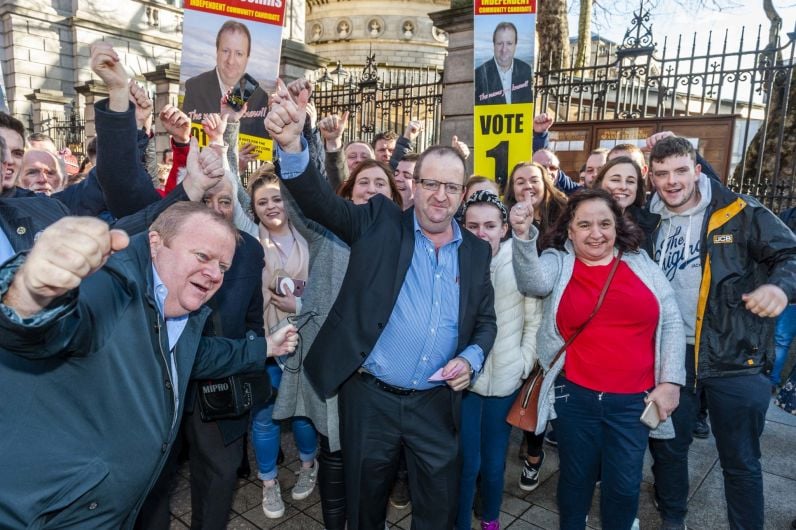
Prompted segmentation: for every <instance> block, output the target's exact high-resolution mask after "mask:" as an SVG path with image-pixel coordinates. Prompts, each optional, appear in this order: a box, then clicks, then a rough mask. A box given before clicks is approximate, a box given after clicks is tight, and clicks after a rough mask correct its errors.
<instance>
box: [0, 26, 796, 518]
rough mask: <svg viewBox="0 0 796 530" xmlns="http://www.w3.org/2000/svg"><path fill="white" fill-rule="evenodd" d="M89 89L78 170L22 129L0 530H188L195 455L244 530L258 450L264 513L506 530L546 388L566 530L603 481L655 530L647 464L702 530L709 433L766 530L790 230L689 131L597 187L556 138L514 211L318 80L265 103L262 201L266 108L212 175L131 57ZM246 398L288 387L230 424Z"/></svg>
mask: <svg viewBox="0 0 796 530" xmlns="http://www.w3.org/2000/svg"><path fill="white" fill-rule="evenodd" d="M229 31H231V32H233V33H234V32H235V31H237V30H235V29H234V28H233V29H230V30H229ZM515 37H516V31H515ZM91 69H92V70H93V72H94V74H95V75H96V76H97V77H99V78H100V79H101V80H102V81H103V82H104V83H105V84H106V86H107V87H108V97H107V98H106V99H103V100H101V101H99V102H97V103H96V104H95V108H94V112H95V116H96V129H97V136H96V138H95V140H93V141H92V145H90V146H89V147H88V152H89V153H91V156H92V157H93V158H92V160H91V162H90V164H89V165H88V166H87V167H85V168H82V169H81V170H80V171H74V170H69V169H68V168H67V166H68V165H70V166H71V165H74V164H70V160H69V159H68V157H67V155H68V154H67V153H65V152H63V151H58V149H57V146H56V145H55V144H54V142H53V141H52V140H51V139H49V138H47V137H46V136H45V135H42V134H40V133H39V134H31V135H28V134H27V133H26V131H25V129H24V127H23V125H22V124H21V123H20V122H19V121H18V120H16V119H15V118H13V117H12V116H10V115H7V114H0V161H1V162H2V167H3V175H2V196H1V197H0V211H1V212H2V215H0V226H2V231H0V263H2V265H1V266H0V330H1V332H0V377H2V380H3V382H4V388H6V389H7V391H6V393H5V394H4V395H5V396H6V398H5V399H4V400H3V403H2V405H0V422H2V424H3V425H4V426H5V427H6V429H5V434H4V437H3V442H2V446H3V448H4V451H3V452H2V457H0V462H2V464H0V469H2V472H1V473H0V489H2V491H4V492H5V494H4V495H2V496H0V527H3V528H28V527H35V528H55V527H68V528H116V527H122V528H141V529H158V528H163V529H166V528H169V525H170V516H169V492H170V490H171V489H172V485H173V482H174V480H175V478H176V470H177V468H178V465H179V462H180V458H181V457H184V456H185V455H187V457H188V459H189V466H190V482H191V505H192V510H191V526H192V528H205V529H220V528H225V527H226V524H227V521H228V517H229V511H230V508H231V505H232V500H233V493H234V489H235V484H236V481H237V478H238V477H239V476H245V475H247V474H248V473H250V470H249V469H248V465H249V464H248V458H247V449H246V446H247V444H248V443H251V444H252V447H253V449H254V454H255V457H256V468H257V469H256V474H257V477H258V479H259V480H261V481H262V487H263V500H262V509H263V513H264V515H265V517H267V518H272V519H279V518H282V517H284V516H285V513H286V509H285V501H284V498H283V493H282V488H283V487H284V488H290V495H291V497H292V498H293V499H295V500H301V499H304V498H306V497H308V496H309V495H311V494H312V492H313V491H314V489H315V488H316V487H317V488H318V489H319V492H320V498H321V508H322V516H323V521H324V525H325V527H326V528H327V529H329V530H342V529H345V528H348V529H351V530H358V529H361V530H374V529H379V530H380V529H381V528H384V527H385V520H386V513H387V506H388V504H390V503H392V504H393V505H395V506H396V507H400V508H403V507H406V506H407V505H408V504H409V503H410V502H411V505H412V528H416V529H418V530H439V529H450V528H456V529H469V528H471V527H472V524H473V516H474V514H475V517H476V519H477V520H480V523H476V524H480V527H481V528H482V529H488V530H495V529H498V528H500V523H499V510H500V506H501V502H502V496H503V490H504V478H505V476H506V473H505V468H506V459H507V458H508V456H507V453H508V447H509V439H510V435H511V430H512V427H511V425H510V424H509V423H507V421H506V417H507V415H508V413H509V410H510V409H511V408H512V406H513V405H514V403H515V401H516V400H517V396H518V394H519V392H520V388H521V386H522V385H523V382H524V380H525V379H526V378H528V377H529V374H531V372H532V371H533V369H534V367H535V366H536V365H537V364H538V365H540V366H541V367H542V369H543V371H544V379H543V382H542V385H541V393H540V400H539V406H538V410H537V413H538V421H537V423H536V425H537V426H536V429H535V431H533V432H524V433H523V449H522V452H521V458H522V462H523V465H522V471H521V473H520V474H519V475H518V476H516V477H512V480H516V481H517V484H518V487H519V488H521V489H522V490H524V491H533V490H534V489H536V488H537V487H538V486H539V484H540V473H541V469H542V467H543V466H544V463H545V458H546V454H545V440H548V441H550V442H552V443H554V444H555V445H556V446H557V452H558V456H559V461H560V473H559V478H558V486H557V500H558V507H559V515H560V527H561V528H563V529H567V530H569V529H583V528H585V526H586V524H587V519H588V514H589V510H590V507H591V502H592V497H593V495H594V491H595V487H597V485H598V484H599V488H600V509H601V521H602V526H603V528H609V529H617V530H622V529H625V530H629V529H631V528H633V527H634V525H635V524H637V511H638V505H639V495H640V486H641V481H642V478H641V477H642V471H643V462H644V455H645V452H646V451H649V452H650V453H651V455H652V459H653V467H652V474H653V477H654V483H655V488H654V495H655V503H656V506H657V508H658V510H659V512H660V517H661V524H662V528H664V529H666V530H675V529H684V528H685V518H686V513H687V501H688V491H689V468H688V457H689V454H688V451H689V447H690V445H691V442H692V440H693V437H694V436H700V433H702V432H703V431H704V429H705V428H708V429H711V430H712V432H713V434H714V437H715V441H716V448H717V450H718V454H719V460H720V464H721V467H722V470H723V475H724V494H725V498H726V500H727V517H728V521H729V525H730V527H731V528H733V529H762V528H763V527H764V508H763V506H764V504H763V482H762V471H761V466H760V458H761V447H760V437H761V435H762V432H763V428H764V425H765V415H766V410H767V408H768V406H769V403H770V400H771V396H772V393H775V394H777V398H776V401H777V403H780V404H782V405H783V406H786V407H791V409H792V408H793V405H794V401H796V397H794V393H796V391H794V385H796V380H795V376H794V375H793V374H791V375H790V376H789V377H787V376H786V377H785V378H784V379H785V380H786V381H785V382H784V383H783V377H782V376H783V374H782V371H783V367H784V365H785V362H786V359H787V355H788V349H789V347H790V342H791V341H792V340H793V338H794V335H796V318H794V314H795V311H794V307H796V306H794V305H793V302H796V235H794V229H796V222H795V221H796V214H794V209H790V210H788V211H785V212H783V213H782V218H781V219H780V218H778V217H777V216H776V215H775V214H773V213H772V212H771V211H769V210H768V209H766V208H765V207H764V206H762V205H761V204H760V203H759V202H758V201H756V200H755V199H754V198H751V197H748V196H744V195H739V194H736V193H734V192H732V191H730V190H729V189H728V188H727V187H726V186H724V185H723V184H722V183H721V178H720V176H719V175H717V174H716V173H715V171H713V169H712V168H711V167H710V165H709V164H708V163H707V162H706V161H705V160H704V159H703V158H702V157H701V156H700V155H699V153H698V152H697V151H696V150H695V148H694V147H693V145H692V144H691V142H690V141H689V140H687V139H685V138H681V137H677V136H675V135H674V134H672V133H669V132H662V133H657V134H655V135H653V136H651V137H650V138H649V139H647V143H646V146H644V150H642V149H640V148H639V147H638V146H636V145H634V144H622V145H617V146H615V147H614V148H613V149H611V150H610V151H609V150H601V149H598V150H595V151H592V152H590V153H589V154H588V157H587V161H586V164H585V166H584V168H583V171H582V173H583V177H582V178H581V177H578V178H576V179H573V178H570V177H569V176H568V175H567V174H566V173H565V172H564V170H563V169H562V168H561V167H560V161H559V159H558V157H557V155H556V153H555V152H554V151H553V150H552V149H551V148H550V145H549V143H548V131H549V130H550V128H551V127H552V126H553V125H554V122H553V119H552V118H551V117H550V116H548V115H547V114H544V113H541V114H539V115H538V116H536V118H535V119H534V127H533V129H534V138H533V146H534V149H533V155H532V157H530V158H529V160H527V161H525V162H522V163H519V164H517V165H516V166H515V167H514V168H513V169H512V171H511V172H510V176H509V178H508V180H507V182H506V185H505V188H504V189H499V187H498V185H497V184H496V183H495V181H494V179H492V178H490V176H489V175H468V174H467V169H466V168H467V164H466V159H467V158H468V156H469V149H468V147H467V146H466V145H465V144H464V143H463V142H460V141H459V140H458V139H457V138H456V137H454V138H453V141H452V142H451V144H450V145H437V146H432V147H429V148H428V149H426V150H424V151H422V152H415V140H416V139H417V137H418V135H419V134H421V132H422V125H421V124H420V123H419V122H410V123H409V125H408V126H407V128H406V130H405V131H403V133H402V134H401V135H400V136H399V135H398V134H397V133H395V132H392V131H386V132H383V133H380V134H378V135H376V136H375V138H374V140H373V141H372V142H366V141H364V140H354V141H351V142H349V143H347V144H344V143H343V138H344V137H345V132H346V125H347V123H348V119H347V118H348V116H347V115H346V114H343V115H342V116H338V115H330V116H323V117H320V119H316V116H315V111H314V110H313V108H312V85H311V84H310V83H309V82H307V81H305V80H301V79H300V80H296V81H294V82H292V83H290V84H289V85H285V84H284V83H282V82H281V81H280V82H278V84H277V89H276V92H275V93H274V94H271V95H270V96H269V97H268V100H269V110H268V113H267V115H266V117H265V120H264V122H263V126H264V128H265V130H266V131H267V132H268V134H269V136H270V137H271V139H272V140H273V141H274V144H275V163H273V164H272V163H263V164H262V165H261V167H260V168H259V169H258V170H257V171H256V172H255V173H254V174H252V175H248V176H247V179H245V180H247V186H244V185H243V181H244V179H243V178H242V177H243V175H242V168H243V167H245V166H246V164H245V162H246V161H247V160H248V159H249V157H250V152H249V151H248V150H247V151H245V152H244V153H241V152H239V150H238V148H237V146H238V134H239V132H240V120H241V117H242V116H244V113H245V112H246V108H245V107H244V108H242V109H238V110H236V109H234V108H232V107H231V106H230V105H228V104H227V101H226V99H225V97H222V98H220V100H219V103H218V110H217V112H212V113H206V114H203V121H202V126H203V128H204V132H205V133H206V136H207V138H208V142H209V145H207V146H206V147H204V148H203V149H200V148H199V146H198V143H197V141H196V139H194V138H192V137H191V119H190V117H189V116H188V115H186V113H184V112H182V111H181V110H180V109H178V108H176V107H173V106H170V105H167V106H166V107H165V108H162V109H154V108H153V104H152V101H151V100H150V99H149V97H148V96H147V94H146V92H145V91H144V90H143V89H142V88H141V87H140V86H139V85H138V84H137V83H136V82H135V81H134V80H133V79H131V78H130V77H129V74H128V73H127V70H126V68H125V67H124V65H122V64H121V62H120V57H119V55H118V54H117V53H116V52H115V51H114V50H113V48H112V47H111V46H110V45H109V44H107V43H104V42H100V43H96V44H95V45H93V46H92V48H91ZM155 116H157V118H158V119H157V122H156V123H154V125H153V122H154V121H155V120H154V118H155ZM153 127H158V128H162V130H163V131H165V132H167V133H168V134H169V135H170V138H171V147H170V149H169V150H168V152H166V153H163V154H162V157H160V158H158V157H157V156H156V155H155V154H154V153H153V152H152V149H151V148H150V145H151V144H152V136H153V135H152V128H153ZM70 171H72V172H74V173H75V175H77V174H79V175H80V177H79V178H78V177H75V178H72V177H70V176H68V175H69V174H70ZM789 304H790V305H789ZM777 317H778V318H777ZM775 322H776V327H775ZM775 332H776V333H775ZM775 336H776V341H775V340H774V338H775ZM774 344H776V346H774ZM240 374H249V375H252V374H253V375H254V376H255V377H256V378H258V379H259V380H261V381H264V382H267V383H268V391H266V392H265V393H264V395H258V396H257V398H256V399H254V398H252V395H251V394H249V397H250V399H249V400H248V401H247V404H246V405H245V406H244V407H243V409H244V410H238V411H237V413H235V414H228V415H221V416H213V415H212V414H210V413H209V412H208V408H207V400H206V399H205V398H206V394H207V393H212V392H215V391H217V390H218V389H219V388H222V387H224V385H226V387H229V386H234V385H235V384H237V383H232V382H231V381H233V380H234V381H239V380H238V379H230V378H231V377H232V378H234V377H238V376H239V375H240ZM772 385H773V386H772ZM226 387H224V388H226ZM701 404H704V405H701ZM703 409H704V412H705V413H706V417H707V418H708V419H709V427H708V426H707V423H706V420H705V419H704V418H705V415H704V414H703V415H702V416H700V411H701V410H703ZM650 417H652V419H650ZM700 418H702V419H700ZM642 420H643V421H642ZM287 425H290V427H291V429H292V434H293V437H294V439H295V443H296V447H297V449H298V454H299V460H300V462H299V463H298V464H297V466H298V467H297V471H296V478H295V480H294V481H285V480H284V478H283V477H280V476H279V474H278V472H277V470H278V464H279V462H280V459H281V458H283V456H282V451H281V449H280V440H281V427H282V426H287ZM548 451H549V449H548Z"/></svg>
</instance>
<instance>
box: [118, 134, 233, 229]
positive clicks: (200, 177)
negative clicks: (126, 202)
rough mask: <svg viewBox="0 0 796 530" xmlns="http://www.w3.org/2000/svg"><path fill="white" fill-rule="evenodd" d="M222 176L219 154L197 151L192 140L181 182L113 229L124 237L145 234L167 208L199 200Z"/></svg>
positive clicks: (209, 150) (197, 148)
mask: <svg viewBox="0 0 796 530" xmlns="http://www.w3.org/2000/svg"><path fill="white" fill-rule="evenodd" d="M223 176H224V165H223V163H222V160H221V155H220V154H219V153H218V152H216V151H214V150H213V149H205V150H204V151H202V152H201V153H200V152H199V146H198V143H197V142H196V139H195V138H194V139H192V144H191V147H190V152H189V155H188V164H187V167H186V171H185V179H184V180H183V181H182V182H181V183H180V184H178V185H177V187H176V188H174V190H172V192H171V193H169V194H168V195H166V196H165V197H164V198H163V199H161V200H159V201H158V202H153V203H152V204H150V205H149V206H147V207H146V208H144V209H143V210H139V211H138V212H136V213H134V214H132V215H128V216H127V217H123V218H122V219H119V220H118V221H116V222H115V223H114V224H113V228H118V229H121V230H124V231H125V232H127V233H128V234H131V235H132V234H138V233H141V232H144V231H146V230H147V229H148V228H149V226H150V225H151V224H152V223H153V222H154V220H155V219H156V218H157V217H158V216H159V215H160V214H161V213H162V212H163V211H164V210H165V209H166V208H168V207H169V206H171V205H172V204H174V203H175V202H179V201H201V200H202V198H203V197H204V195H205V193H206V192H207V191H208V190H209V189H210V188H212V187H213V186H215V185H216V184H217V183H218V181H219V180H220V179H221V178H223Z"/></svg>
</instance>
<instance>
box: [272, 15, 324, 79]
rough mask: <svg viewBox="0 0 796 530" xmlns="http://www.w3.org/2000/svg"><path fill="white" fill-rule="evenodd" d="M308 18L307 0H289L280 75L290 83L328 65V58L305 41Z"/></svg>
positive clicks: (283, 30) (283, 32)
mask: <svg viewBox="0 0 796 530" xmlns="http://www.w3.org/2000/svg"><path fill="white" fill-rule="evenodd" d="M306 18H307V2H306V0H289V1H288V3H287V6H286V8H285V26H284V28H283V29H282V56H281V57H280V61H279V77H281V78H282V80H283V81H284V82H285V83H289V82H290V81H293V80H294V79H298V78H299V77H311V76H309V74H310V73H311V72H315V71H316V70H318V69H319V68H321V67H323V66H325V65H326V63H327V62H329V61H328V60H326V59H324V58H322V57H320V56H319V55H317V54H315V53H314V52H313V51H312V50H311V49H310V48H309V47H308V46H307V45H306V44H305V43H304V34H305V31H304V25H305V20H306Z"/></svg>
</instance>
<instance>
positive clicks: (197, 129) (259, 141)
mask: <svg viewBox="0 0 796 530" xmlns="http://www.w3.org/2000/svg"><path fill="white" fill-rule="evenodd" d="M191 136H195V137H196V139H197V140H198V142H199V147H207V145H208V144H209V143H210V140H209V139H208V138H207V134H206V133H205V131H204V129H203V128H202V124H201V123H196V122H191ZM247 143H248V144H252V145H253V146H254V147H255V150H256V153H257V160H259V161H261V162H270V161H272V160H273V159H274V141H273V140H271V139H269V138H261V137H259V136H253V135H251V134H243V133H240V134H239V135H238V149H240V148H241V147H243V146H244V145H246V144H247Z"/></svg>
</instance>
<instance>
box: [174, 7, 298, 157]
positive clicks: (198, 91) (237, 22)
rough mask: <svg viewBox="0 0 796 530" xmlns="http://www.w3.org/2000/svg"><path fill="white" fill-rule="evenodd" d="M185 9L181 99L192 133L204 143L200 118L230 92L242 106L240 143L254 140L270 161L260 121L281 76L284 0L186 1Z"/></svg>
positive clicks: (268, 143)
mask: <svg viewBox="0 0 796 530" xmlns="http://www.w3.org/2000/svg"><path fill="white" fill-rule="evenodd" d="M184 13H185V15H184V20H183V43H182V64H181V65H180V97H179V100H180V108H181V109H182V111H183V112H185V113H186V114H187V115H188V116H189V117H190V118H191V121H192V123H193V134H194V135H195V136H197V137H198V138H199V140H200V144H203V143H204V141H203V140H204V135H203V134H202V128H201V125H200V124H201V121H202V119H203V117H204V115H205V114H210V113H218V112H219V110H220V101H221V97H222V96H224V95H228V98H229V99H231V102H232V104H233V105H236V106H237V107H238V108H240V109H241V110H242V111H243V114H242V115H241V119H240V138H239V144H240V145H243V144H245V143H252V144H254V145H255V146H256V147H257V152H258V158H259V159H261V160H270V159H271V158H272V143H271V141H270V140H269V139H268V135H267V133H266V131H265V125H264V123H263V120H264V119H265V114H266V112H267V111H268V95H267V94H270V93H272V92H273V91H274V89H275V87H276V79H277V77H278V75H279V57H280V55H281V52H280V50H281V45H282V25H283V23H284V15H285V2H284V1H282V0H272V1H268V2H261V3H250V2H246V1H241V0H226V1H224V2H215V1H208V0H186V1H185V10H184ZM244 104H245V110H244V107H243V105H244Z"/></svg>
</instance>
